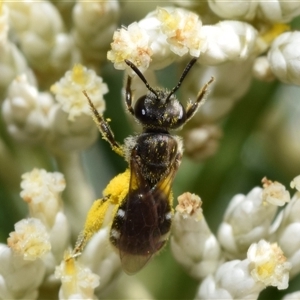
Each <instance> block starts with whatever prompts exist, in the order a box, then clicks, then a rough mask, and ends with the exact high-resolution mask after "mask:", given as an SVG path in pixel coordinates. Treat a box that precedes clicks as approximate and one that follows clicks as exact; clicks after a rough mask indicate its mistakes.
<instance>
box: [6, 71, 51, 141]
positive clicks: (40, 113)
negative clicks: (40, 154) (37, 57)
mask: <svg viewBox="0 0 300 300" xmlns="http://www.w3.org/2000/svg"><path fill="white" fill-rule="evenodd" d="M53 104H54V101H53V99H52V96H51V95H50V94H48V93H39V92H38V90H37V88H36V87H35V86H33V85H32V84H30V83H29V81H28V78H27V76H26V75H25V74H23V75H21V76H18V77H17V78H16V79H15V80H14V81H12V83H11V84H10V86H9V89H8V93H7V98H6V99H5V100H4V102H3V105H2V114H3V118H4V120H5V122H6V124H7V129H8V131H9V133H10V134H11V135H12V136H13V137H14V138H15V139H17V140H19V141H27V142H34V143H36V142H40V141H41V140H43V139H44V137H45V135H46V133H47V130H48V129H49V126H50V120H49V112H50V109H51V108H52V106H53Z"/></svg>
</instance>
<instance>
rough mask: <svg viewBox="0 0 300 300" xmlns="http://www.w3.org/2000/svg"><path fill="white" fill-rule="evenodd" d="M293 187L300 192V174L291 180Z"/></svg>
mask: <svg viewBox="0 0 300 300" xmlns="http://www.w3.org/2000/svg"><path fill="white" fill-rule="evenodd" d="M291 188H293V189H296V190H297V191H298V192H300V175H298V176H296V177H295V178H294V179H293V180H292V181H291Z"/></svg>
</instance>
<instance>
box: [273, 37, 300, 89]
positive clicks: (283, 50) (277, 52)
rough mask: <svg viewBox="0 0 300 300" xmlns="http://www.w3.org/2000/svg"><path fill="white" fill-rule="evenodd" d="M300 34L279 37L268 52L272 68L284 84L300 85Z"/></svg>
mask: <svg viewBox="0 0 300 300" xmlns="http://www.w3.org/2000/svg"><path fill="white" fill-rule="evenodd" d="M299 52H300V32H299V31H294V32H285V33H283V34H281V35H280V36H278V37H277V38H276V39H275V40H274V42H273V43H272V45H271V49H270V50H269V52H268V60H269V63H270V68H271V70H272V72H273V73H274V75H275V76H276V77H277V78H278V79H279V80H280V81H282V82H285V83H289V84H296V85H300V59H299V55H298V54H299Z"/></svg>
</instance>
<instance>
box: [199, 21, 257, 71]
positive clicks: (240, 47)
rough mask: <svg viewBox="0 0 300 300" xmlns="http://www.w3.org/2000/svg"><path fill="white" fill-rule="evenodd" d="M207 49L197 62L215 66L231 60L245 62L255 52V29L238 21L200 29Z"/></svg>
mask: <svg viewBox="0 0 300 300" xmlns="http://www.w3.org/2000/svg"><path fill="white" fill-rule="evenodd" d="M202 32H203V35H205V37H206V40H207V47H206V49H205V51H204V52H203V53H202V54H201V55H200V58H199V62H200V63H203V64H207V65H217V64H220V63H224V62H228V61H232V60H246V59H247V58H249V57H250V56H251V55H252V54H253V53H254V52H255V51H256V44H255V42H256V38H257V31H256V29H255V28H254V27H253V26H251V25H250V24H248V23H245V22H240V21H222V22H219V23H217V24H215V25H205V26H203V27H202Z"/></svg>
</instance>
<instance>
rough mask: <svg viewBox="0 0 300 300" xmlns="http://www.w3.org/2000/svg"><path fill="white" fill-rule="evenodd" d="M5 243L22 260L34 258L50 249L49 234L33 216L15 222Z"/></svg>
mask: <svg viewBox="0 0 300 300" xmlns="http://www.w3.org/2000/svg"><path fill="white" fill-rule="evenodd" d="M7 244H8V246H9V247H10V248H11V249H12V250H13V251H14V252H15V253H17V254H20V255H22V256H23V258H24V260H36V259H37V258H40V257H42V256H43V255H44V254H46V253H47V252H49V251H50V250H51V244H50V240H49V234H48V233H47V231H46V228H45V226H44V224H43V223H42V222H41V221H40V220H39V219H35V218H30V219H24V220H21V221H19V222H17V223H16V224H15V231H14V232H11V233H10V234H9V238H8V239H7Z"/></svg>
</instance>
